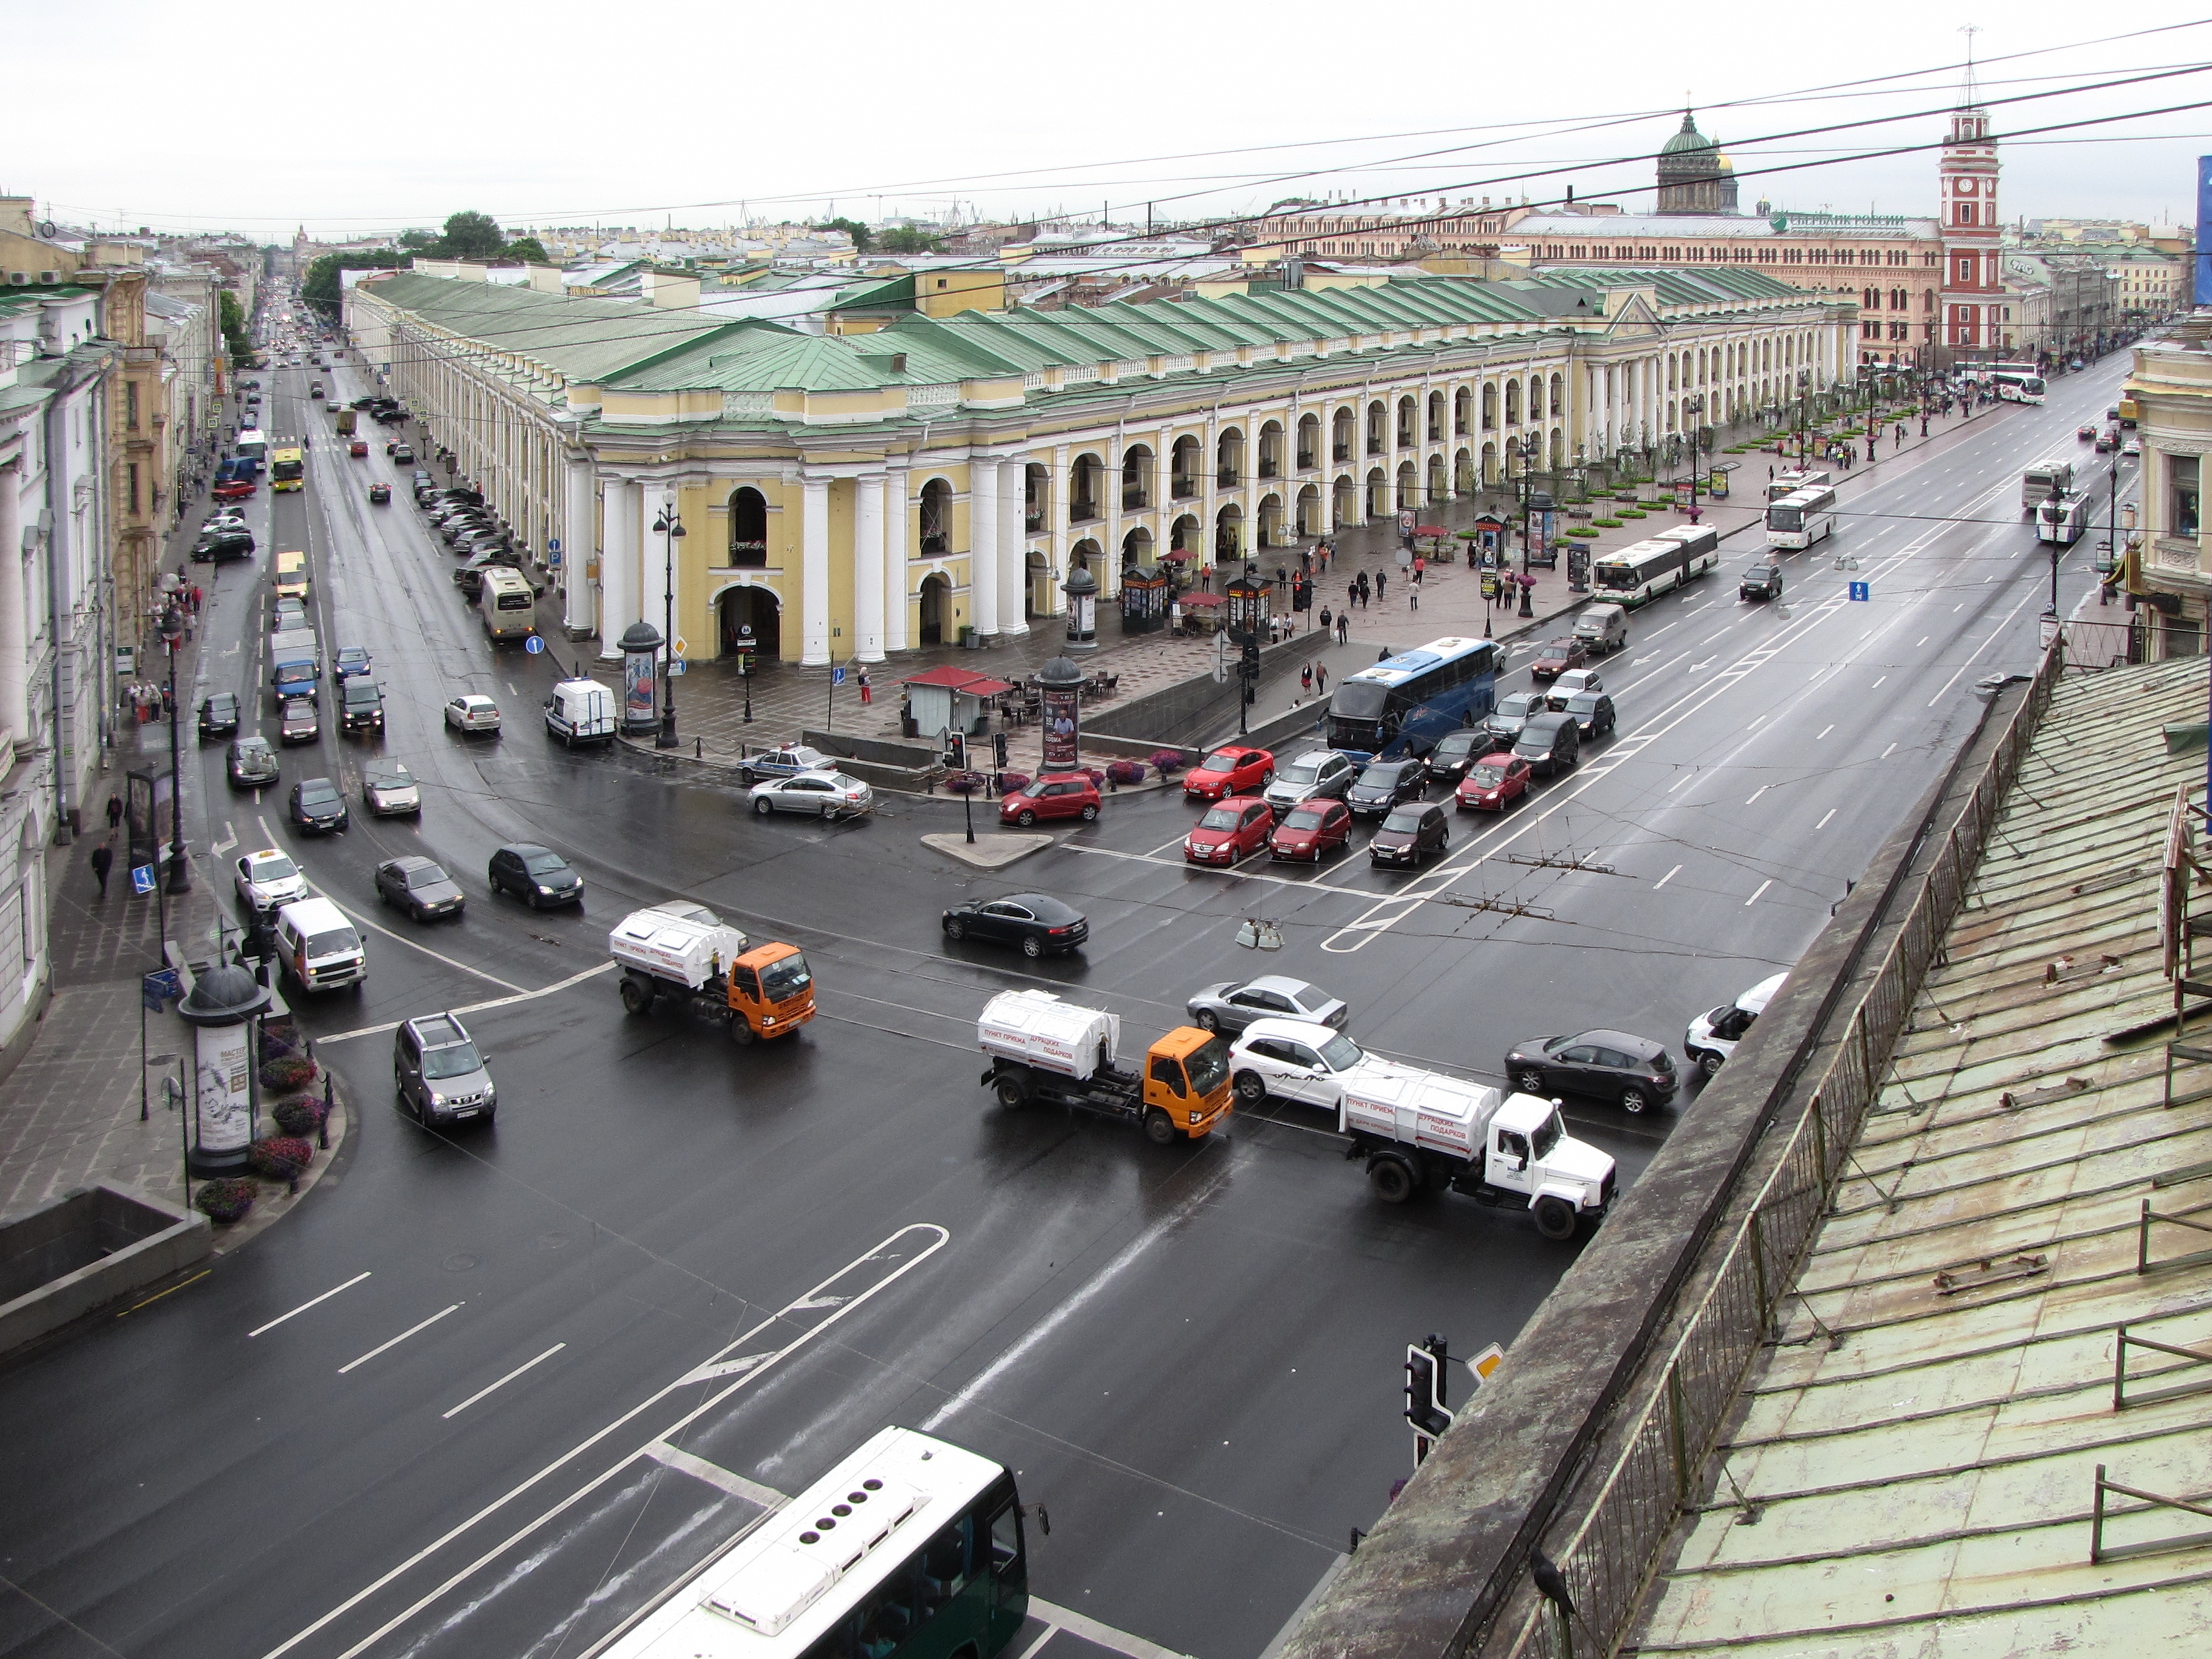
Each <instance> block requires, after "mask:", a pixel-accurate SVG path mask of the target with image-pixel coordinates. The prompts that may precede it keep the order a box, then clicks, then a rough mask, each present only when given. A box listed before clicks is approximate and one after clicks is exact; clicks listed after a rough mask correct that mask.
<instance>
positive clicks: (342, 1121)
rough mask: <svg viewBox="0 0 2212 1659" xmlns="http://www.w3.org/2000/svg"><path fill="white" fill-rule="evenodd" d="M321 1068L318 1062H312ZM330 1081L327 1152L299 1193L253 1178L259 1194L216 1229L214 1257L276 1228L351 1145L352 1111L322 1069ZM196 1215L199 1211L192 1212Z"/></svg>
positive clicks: (332, 1074) (300, 1184) (320, 1153)
mask: <svg viewBox="0 0 2212 1659" xmlns="http://www.w3.org/2000/svg"><path fill="white" fill-rule="evenodd" d="M315 1063H316V1064H317V1065H319V1066H320V1065H321V1064H322V1062H321V1061H320V1060H317V1061H316V1062H315ZM323 1074H324V1075H325V1077H327V1078H329V1079H331V1115H330V1118H329V1120H328V1121H327V1122H326V1123H325V1129H326V1130H327V1132H328V1133H329V1136H330V1142H331V1144H330V1149H329V1150H328V1151H327V1152H325V1151H322V1150H320V1149H318V1150H317V1152H316V1154H315V1161H314V1162H313V1164H309V1165H308V1166H307V1173H306V1174H304V1175H302V1176H301V1177H300V1179H299V1182H298V1188H299V1190H298V1191H296V1192H288V1191H287V1190H285V1183H284V1182H281V1181H271V1180H269V1179H267V1178H266V1177H264V1176H254V1177H253V1180H254V1181H255V1182H257V1183H258V1185H259V1187H260V1188H261V1195H260V1196H259V1197H258V1198H257V1199H255V1200H253V1207H252V1209H251V1210H249V1211H247V1212H246V1218H245V1219H244V1220H243V1221H234V1222H233V1223H232V1224H231V1225H229V1226H228V1227H217V1228H216V1230H215V1246H214V1254H216V1255H228V1254H229V1253H230V1252H231V1251H233V1250H234V1249H238V1248H239V1247H240V1246H241V1245H244V1244H249V1243H252V1241H253V1240H255V1239H257V1238H258V1237H261V1235H262V1234H263V1233H264V1232H266V1231H268V1230H269V1229H270V1228H271V1227H273V1226H275V1225H276V1224H277V1223H278V1222H280V1221H282V1220H283V1218H285V1217H286V1216H288V1215H289V1214H291V1213H292V1212H293V1211H294V1210H295V1209H297V1208H299V1206H301V1203H303V1202H304V1201H305V1200H306V1199H307V1194H309V1193H311V1192H313V1191H314V1189H315V1188H316V1187H318V1186H319V1185H320V1184H321V1182H322V1180H323V1177H324V1176H327V1175H330V1174H331V1172H332V1171H333V1170H336V1169H337V1164H338V1159H339V1157H340V1156H341V1155H342V1154H343V1152H345V1151H346V1149H347V1148H348V1147H349V1146H351V1144H352V1139H353V1138H352V1133H351V1131H352V1128H353V1109H352V1108H351V1107H350V1106H349V1105H348V1104H347V1103H346V1097H345V1091H343V1089H341V1088H340V1087H339V1085H338V1081H337V1073H335V1072H332V1071H331V1070H329V1069H328V1068H327V1067H325V1070H324V1073H323ZM193 1213H194V1214H197V1213H198V1212H197V1211H194V1212H193Z"/></svg>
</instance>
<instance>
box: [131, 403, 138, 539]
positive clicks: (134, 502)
mask: <svg viewBox="0 0 2212 1659" xmlns="http://www.w3.org/2000/svg"><path fill="white" fill-rule="evenodd" d="M137 389H138V388H137V387H136V386H133V387H131V390H132V391H133V392H136V391H137ZM131 424H132V425H134V426H135V425H137V422H135V421H134V422H131ZM137 510H138V463H137V462H136V461H133V462H131V511H132V512H133V513H136V512H137Z"/></svg>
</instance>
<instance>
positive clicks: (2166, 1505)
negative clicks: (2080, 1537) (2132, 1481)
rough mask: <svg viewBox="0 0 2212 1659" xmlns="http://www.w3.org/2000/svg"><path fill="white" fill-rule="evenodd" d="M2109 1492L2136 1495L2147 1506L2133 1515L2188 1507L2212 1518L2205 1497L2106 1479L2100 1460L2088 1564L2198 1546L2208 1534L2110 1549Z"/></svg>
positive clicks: (2211, 1511)
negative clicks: (2174, 1494) (2167, 1493)
mask: <svg viewBox="0 0 2212 1659" xmlns="http://www.w3.org/2000/svg"><path fill="white" fill-rule="evenodd" d="M2107 1492H2118V1494H2119V1495H2120V1496H2121V1497H2123V1498H2135V1499H2136V1500H2137V1501H2138V1502H2139V1503H2141V1504H2143V1505H2144V1506H2145V1507H2144V1508H2143V1509H2140V1510H2128V1511H2127V1513H2128V1514H2130V1515H2142V1514H2146V1513H2148V1511H2149V1510H2153V1509H2168V1510H2185V1511H2186V1512H2187V1513H2189V1514H2191V1515H2201V1516H2204V1517H2205V1518H2206V1519H2207V1520H2212V1508H2208V1507H2207V1506H2206V1505H2205V1504H2204V1502H2203V1499H2202V1498H2167V1497H2165V1496H2163V1495H2162V1494H2160V1493H2158V1492H2143V1491H2142V1490H2140V1489H2139V1488H2136V1487H2134V1486H2122V1485H2121V1484H2120V1483H2119V1482H2118V1481H2117V1480H2106V1478H2105V1466H2104V1465H2103V1464H2102V1463H2100V1464H2098V1465H2097V1489H2096V1496H2095V1498H2094V1499H2093V1502H2092V1504H2091V1506H2090V1510H2089V1565H2091V1566H2100V1565H2103V1564H2104V1563H2105V1562H2106V1561H2117V1560H2119V1559H2121V1558H2123V1557H2124V1556H2130V1555H2153V1554H2156V1553H2159V1552H2160V1551H2161V1550H2185V1549H2197V1548H2199V1547H2202V1546H2203V1543H2204V1541H2205V1538H2206V1534H2204V1533H2203V1532H2197V1533H2191V1534H2186V1535H2185V1536H2183V1537H2179V1538H2170V1539H2160V1540H2155V1541H2151V1542H2148V1543H2142V1544H2122V1545H2120V1546H2118V1547H2117V1548H2108V1547H2106V1543H2105V1522H2106V1519H2107V1518H2108V1512H2107V1510H2106V1505H2105V1494H2106V1493H2107Z"/></svg>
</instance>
